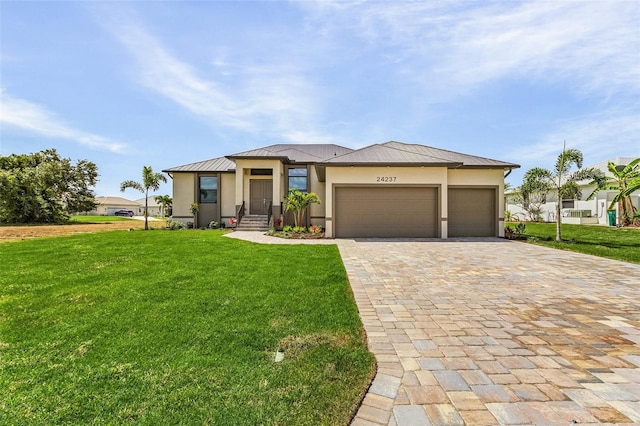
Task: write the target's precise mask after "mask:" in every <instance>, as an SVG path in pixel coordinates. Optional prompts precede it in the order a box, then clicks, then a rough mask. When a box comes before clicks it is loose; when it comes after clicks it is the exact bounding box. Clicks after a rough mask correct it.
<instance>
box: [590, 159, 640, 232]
mask: <svg viewBox="0 0 640 426" xmlns="http://www.w3.org/2000/svg"><path fill="white" fill-rule="evenodd" d="M607 169H608V170H609V173H611V176H603V177H602V178H601V179H597V180H594V181H593V182H591V183H592V184H595V185H596V189H594V190H593V192H592V193H591V194H590V195H589V198H587V199H588V200H590V199H592V198H593V197H595V195H596V193H597V192H599V191H617V192H618V193H617V194H616V195H615V197H613V200H611V204H610V205H609V209H613V207H614V206H615V204H616V203H617V204H618V212H619V214H620V221H621V222H622V224H623V225H628V224H630V223H631V222H632V220H633V217H634V216H635V212H636V208H635V206H634V205H633V203H632V202H631V193H632V192H635V191H636V190H638V189H640V158H636V159H635V160H633V161H632V162H630V163H629V164H627V165H626V166H625V167H620V168H618V166H616V165H615V164H614V163H613V162H612V161H609V163H608V164H607Z"/></svg>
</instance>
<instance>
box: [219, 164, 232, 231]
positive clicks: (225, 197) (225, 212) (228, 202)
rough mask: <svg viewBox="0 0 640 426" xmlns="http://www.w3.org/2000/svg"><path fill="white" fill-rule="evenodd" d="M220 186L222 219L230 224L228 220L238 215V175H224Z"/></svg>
mask: <svg viewBox="0 0 640 426" xmlns="http://www.w3.org/2000/svg"><path fill="white" fill-rule="evenodd" d="M218 186H219V187H220V193H219V194H218V203H220V216H221V218H220V219H221V220H224V222H226V223H229V220H228V218H230V217H234V216H235V215H236V175H235V174H234V173H222V174H221V175H220V180H219V182H218Z"/></svg>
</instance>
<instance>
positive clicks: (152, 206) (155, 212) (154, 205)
mask: <svg viewBox="0 0 640 426" xmlns="http://www.w3.org/2000/svg"><path fill="white" fill-rule="evenodd" d="M136 203H138V206H139V211H140V215H144V198H140V199H139V200H136ZM147 206H148V207H149V216H157V217H159V216H162V206H161V205H160V204H158V202H157V201H156V195H152V196H150V197H147Z"/></svg>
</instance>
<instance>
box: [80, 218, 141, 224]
mask: <svg viewBox="0 0 640 426" xmlns="http://www.w3.org/2000/svg"><path fill="white" fill-rule="evenodd" d="M127 220H136V219H131V218H130V217H122V216H71V217H70V218H69V223H110V222H121V221H127Z"/></svg>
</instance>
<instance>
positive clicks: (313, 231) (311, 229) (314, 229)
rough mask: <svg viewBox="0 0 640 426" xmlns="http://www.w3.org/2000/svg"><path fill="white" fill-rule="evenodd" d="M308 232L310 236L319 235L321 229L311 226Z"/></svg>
mask: <svg viewBox="0 0 640 426" xmlns="http://www.w3.org/2000/svg"><path fill="white" fill-rule="evenodd" d="M309 232H311V233H312V234H316V235H317V234H319V233H321V232H322V227H321V226H318V225H311V226H310V227H309Z"/></svg>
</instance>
